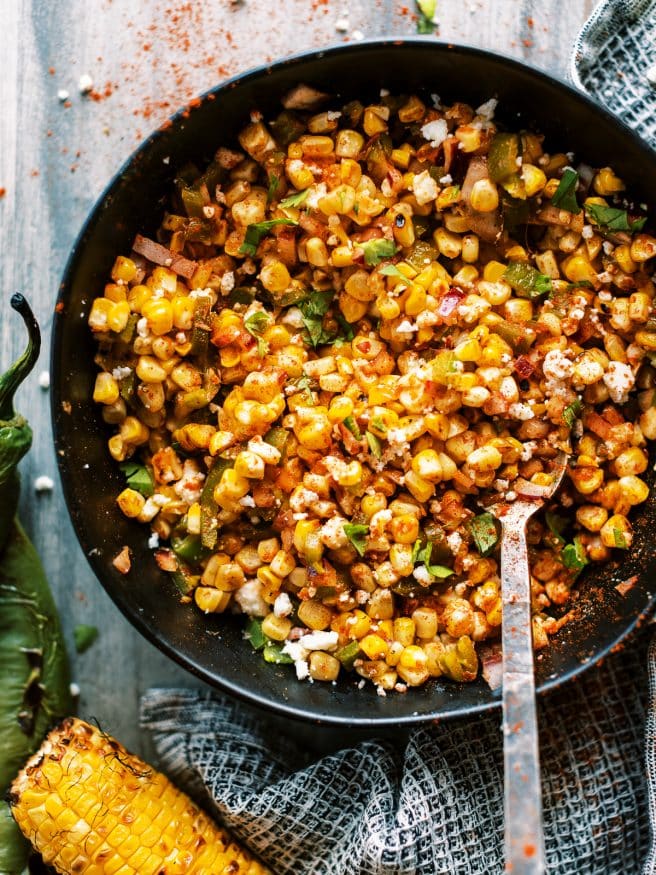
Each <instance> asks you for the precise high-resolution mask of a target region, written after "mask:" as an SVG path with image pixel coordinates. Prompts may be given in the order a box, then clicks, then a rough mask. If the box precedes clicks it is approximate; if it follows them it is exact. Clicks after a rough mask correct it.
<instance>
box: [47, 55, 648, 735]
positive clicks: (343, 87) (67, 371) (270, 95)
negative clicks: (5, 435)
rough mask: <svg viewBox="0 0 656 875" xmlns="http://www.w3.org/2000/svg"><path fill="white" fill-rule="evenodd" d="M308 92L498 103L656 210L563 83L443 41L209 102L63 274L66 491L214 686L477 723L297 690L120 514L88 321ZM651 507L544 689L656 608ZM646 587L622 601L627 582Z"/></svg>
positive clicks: (128, 184) (123, 190) (349, 709)
mask: <svg viewBox="0 0 656 875" xmlns="http://www.w3.org/2000/svg"><path fill="white" fill-rule="evenodd" d="M299 82H304V83H307V84H309V85H312V86H314V87H316V88H319V89H320V90H322V91H327V92H329V93H331V94H333V95H334V96H335V100H334V105H335V106H336V107H339V105H340V101H346V100H349V99H353V98H356V97H357V98H360V99H362V100H364V99H367V98H368V99H373V98H375V97H377V95H378V94H379V91H380V89H381V88H388V89H389V90H391V91H393V92H399V91H403V92H405V93H410V92H420V93H422V94H424V95H425V96H426V98H427V99H430V95H431V94H438V95H439V96H440V97H441V98H442V99H444V100H445V101H449V100H455V99H457V100H464V101H466V102H469V103H472V104H473V105H474V106H477V105H479V104H480V103H482V102H483V101H486V100H488V99H489V98H490V97H492V96H495V97H497V98H498V99H499V108H498V111H497V117H498V118H500V119H502V120H503V121H504V122H505V123H507V124H508V125H510V126H512V127H513V128H517V127H520V126H525V127H529V128H532V129H535V130H538V131H541V132H542V133H544V134H545V135H546V138H547V144H548V145H549V146H550V147H551V148H552V149H553V148H559V149H562V150H566V151H570V150H571V151H574V152H576V155H577V159H578V158H580V159H582V160H585V161H586V162H588V163H590V164H593V165H597V166H603V165H605V164H612V165H613V167H614V168H615V169H616V171H618V173H619V175H620V176H622V177H623V178H625V179H626V180H627V182H628V183H629V184H630V187H631V188H632V189H633V190H634V191H635V192H636V194H637V196H638V198H639V200H640V201H645V202H647V203H652V204H653V203H656V174H655V173H654V169H655V162H654V157H653V153H651V151H650V150H649V148H648V147H647V146H646V145H644V144H643V143H642V142H641V141H639V140H638V139H637V138H636V137H635V136H633V135H632V134H631V133H630V132H629V131H628V130H627V129H626V128H624V127H623V126H621V125H620V124H619V123H618V122H617V121H616V120H614V119H613V118H612V117H611V116H610V115H609V114H608V113H606V112H605V111H603V110H601V109H599V108H598V107H596V106H594V105H593V104H592V103H591V102H590V101H588V100H587V99H585V98H584V97H582V96H581V95H579V94H578V93H576V92H574V91H573V90H572V89H570V88H568V87H566V86H564V85H562V84H561V83H559V82H557V81H556V80H554V79H552V78H550V77H547V76H546V75H544V74H541V73H539V72H537V71H534V70H531V69H529V68H527V67H524V66H523V65H521V64H519V63H517V62H514V61H510V60H508V59H505V58H502V57H500V56H495V55H491V54H489V53H485V52H482V51H478V50H475V49H470V48H464V47H457V46H450V45H448V46H447V45H442V44H439V43H435V42H434V41H433V40H430V41H422V40H410V41H404V42H399V41H393V42H392V41H379V42H376V43H364V44H358V45H355V46H345V47H339V48H336V49H330V50H326V51H325V52H314V53H311V54H308V55H305V56H302V57H299V58H295V59H291V60H288V61H283V62H280V63H278V64H276V65H274V66H272V67H269V68H265V69H262V70H259V71H254V72H252V73H249V74H246V75H244V76H243V77H241V78H239V79H237V80H234V81H230V82H228V83H226V84H224V85H222V86H221V87H219V88H217V89H216V90H215V91H214V92H212V93H210V94H208V95H206V96H205V98H204V99H203V100H202V101H201V102H200V105H199V106H197V107H195V108H193V109H192V110H190V111H188V112H183V113H180V114H178V115H177V116H176V117H175V118H174V119H173V121H172V123H170V124H169V125H167V126H165V127H164V128H163V129H161V130H160V131H158V132H156V133H155V134H154V135H153V136H152V137H151V138H150V139H149V140H148V141H146V143H144V144H143V146H142V147H141V148H140V149H139V150H138V151H137V152H136V153H135V155H134V156H133V157H132V159H131V160H130V161H129V162H128V163H127V164H126V165H125V166H124V167H123V168H122V170H121V171H120V172H119V173H118V174H117V176H116V177H115V178H114V180H113V181H112V182H111V184H110V185H109V187H108V189H107V190H106V192H105V193H104V195H103V196H102V197H101V199H100V201H99V202H98V204H97V206H96V207H95V209H94V210H93V212H92V214H91V216H90V218H89V220H88V221H87V224H86V225H85V227H84V228H83V230H82V233H81V235H80V237H79V239H78V242H77V244H76V246H75V249H74V251H73V253H72V255H71V257H70V260H69V263H68V266H67V268H66V272H65V275H64V278H63V282H62V286H61V291H60V303H61V305H62V306H61V307H59V308H58V311H57V315H56V320H55V331H54V340H53V351H52V374H53V389H52V393H51V398H52V405H53V419H54V426H55V435H56V438H55V439H56V447H57V450H58V460H59V465H60V471H61V475H62V481H63V486H64V491H65V495H66V499H67V503H68V507H69V510H70V513H71V517H72V520H73V524H74V527H75V530H76V532H77V535H78V538H79V540H80V543H81V545H82V548H83V550H84V551H85V553H86V555H87V556H88V558H89V561H90V563H91V565H92V567H93V569H94V571H95V573H96V575H97V576H98V578H99V580H100V581H101V583H102V584H103V586H104V587H105V589H106V590H107V592H108V593H109V594H110V596H111V597H112V598H113V599H114V601H115V602H116V604H117V605H118V607H119V608H120V609H121V610H122V611H123V613H124V614H125V615H126V616H127V617H128V619H130V621H131V622H132V623H133V624H134V625H135V626H136V627H137V628H138V629H139V630H140V631H141V632H142V633H143V634H145V635H146V636H147V637H148V638H149V639H150V640H151V641H153V642H154V643H155V644H157V646H159V647H160V648H161V649H162V650H164V651H165V652H166V653H168V654H169V655H170V656H171V657H173V658H174V659H175V660H177V661H178V662H179V663H181V664H182V665H183V666H185V667H186V668H188V669H189V670H190V671H192V672H194V673H195V674H197V675H198V676H199V677H201V678H203V679H204V680H205V681H207V682H209V683H211V684H214V685H216V686H218V687H221V688H223V689H226V690H227V691H229V692H232V693H235V694H237V695H240V696H243V697H245V698H247V699H249V700H251V701H252V702H254V703H257V704H260V705H263V706H265V707H267V708H271V709H274V710H277V711H279V712H281V713H285V714H288V715H290V716H295V717H302V718H308V719H314V720H318V721H325V722H329V723H341V724H353V725H355V724H358V725H361V726H367V725H373V724H376V725H378V726H381V725H383V724H389V725H395V724H399V723H405V722H412V721H415V720H421V719H427V718H436V717H444V716H448V715H452V714H461V715H462V714H465V713H472V712H476V711H480V710H482V709H485V708H488V707H493V706H495V705H496V704H498V701H499V698H498V694H493V693H492V692H491V691H490V690H489V688H488V686H487V684H486V683H485V682H484V681H482V680H479V681H477V682H476V683H473V684H467V685H457V684H453V683H442V682H440V681H435V682H431V683H430V684H428V685H427V686H425V687H424V688H421V689H418V690H411V691H410V692H409V693H408V694H407V695H394V696H388V697H387V698H385V699H382V698H380V697H378V696H377V695H376V693H375V691H374V690H373V688H372V687H371V686H370V685H368V686H367V687H366V688H365V689H363V690H358V689H357V687H356V682H357V677H356V679H355V680H344V681H340V682H339V683H338V684H337V685H335V686H332V685H325V684H312V685H311V684H308V683H302V684H301V683H298V682H297V681H296V679H295V677H294V675H293V668H292V667H290V666H284V667H275V666H271V665H268V664H265V663H264V662H263V661H262V660H261V658H260V657H259V655H256V654H254V653H253V651H252V650H251V648H250V646H249V644H248V643H247V642H246V641H244V640H243V638H242V621H241V619H239V618H234V617H226V616H221V617H218V618H212V617H209V618H208V617H205V616H201V615H200V614H199V612H198V611H196V610H195V609H193V608H191V607H186V608H182V607H180V606H179V605H178V603H177V594H176V592H175V591H174V587H173V585H172V583H171V581H170V579H169V577H168V576H167V575H166V574H164V573H163V572H160V571H159V569H158V568H157V566H156V565H155V562H154V560H153V557H152V552H151V551H150V550H149V549H148V546H147V540H148V535H149V532H148V530H147V527H145V526H141V525H137V524H134V523H132V522H130V521H129V520H127V519H126V518H125V517H123V515H122V514H121V513H120V512H119V511H118V509H117V507H116V504H115V496H116V495H117V494H118V492H119V491H120V489H121V488H123V477H122V475H121V474H120V472H119V471H118V467H117V466H116V465H115V463H113V461H112V460H111V458H110V457H109V454H108V452H107V449H106V440H107V437H108V436H109V431H108V428H107V426H105V425H104V423H103V422H102V420H101V418H100V416H99V415H98V410H97V409H96V407H95V405H93V403H92V402H91V400H90V399H91V395H92V391H93V383H94V379H95V368H94V365H93V356H94V344H93V342H92V339H91V335H90V332H89V331H88V329H87V325H86V316H87V314H88V312H89V308H90V306H91V301H92V298H93V297H94V296H95V295H97V294H100V293H101V291H102V288H103V286H104V283H105V281H106V277H107V276H108V274H109V271H110V269H111V266H112V264H113V261H114V258H115V256H116V255H117V254H118V253H125V254H127V253H128V252H129V251H130V249H131V243H132V240H133V239H134V236H135V234H136V233H137V232H139V233H143V234H145V235H149V234H154V232H155V230H156V228H157V226H158V225H159V222H160V220H161V216H162V213H163V211H164V209H165V206H166V203H167V199H168V197H169V194H170V192H171V189H172V182H173V179H174V176H175V173H176V171H177V170H178V169H179V168H181V167H182V166H183V165H185V164H186V163H187V162H189V161H193V162H195V163H196V164H197V165H199V166H200V167H203V165H204V164H205V163H207V162H209V160H210V159H211V157H212V155H213V154H214V152H215V151H216V149H217V147H218V146H220V145H227V146H234V145H236V134H237V132H238V131H239V130H240V129H241V127H243V125H244V124H245V123H246V122H247V121H248V118H249V114H250V112H251V111H252V110H254V109H258V110H260V111H261V112H262V113H263V114H264V117H265V119H267V118H271V117H273V116H274V115H275V114H277V113H278V112H279V111H280V108H281V105H280V98H281V96H282V95H283V94H284V93H285V92H286V91H288V90H289V89H290V88H291V87H293V86H294V85H296V84H298V83H299ZM654 500H655V499H654V497H653V496H652V497H651V498H650V499H649V501H648V502H647V504H646V505H643V506H642V508H641V510H640V513H639V515H638V518H637V520H636V532H637V535H636V541H635V547H634V549H632V550H631V553H630V555H628V556H627V557H626V560H625V561H624V562H623V564H622V565H619V564H617V563H609V564H607V565H605V566H604V567H602V568H601V569H598V568H597V569H595V570H594V572H593V573H587V574H583V575H582V576H581V578H580V587H579V589H580V593H581V596H580V599H579V601H578V603H577V606H576V611H575V617H574V619H573V620H572V621H571V622H570V623H569V624H568V625H567V626H565V628H564V629H563V630H562V631H561V633H560V635H559V636H558V637H557V638H555V639H554V642H553V645H552V646H551V647H550V648H549V649H548V650H546V651H543V652H542V653H541V654H540V656H539V658H538V664H537V675H538V684H539V687H540V689H541V690H545V689H548V688H549V687H551V686H553V685H555V684H557V683H560V682H562V681H563V680H566V679H568V678H570V677H572V676H573V675H576V674H577V673H579V672H580V671H582V670H583V669H584V668H585V667H586V666H587V665H589V664H591V663H592V662H594V661H595V660H597V659H599V658H600V657H601V656H603V655H604V654H605V653H607V652H608V651H609V649H611V648H612V647H614V646H615V645H616V644H617V642H618V640H619V639H621V638H622V637H623V636H624V635H625V633H626V632H627V631H628V630H630V629H631V628H632V627H633V626H634V625H635V624H636V622H637V621H638V618H639V617H640V616H641V615H643V613H644V612H646V611H647V610H648V609H649V607H650V604H651V601H652V586H651V580H652V575H653V573H654V570H655V569H656V561H655V558H654V550H653V544H654V540H653V537H650V536H651V527H652V525H653V522H652V521H653V520H654ZM126 544H127V545H129V547H130V549H131V551H132V554H133V563H132V571H131V573H130V574H129V575H128V576H126V577H123V576H122V575H120V574H119V573H118V572H117V571H116V570H115V569H114V568H113V566H112V564H111V560H112V558H113V557H114V556H115V555H116V554H117V553H118V552H119V550H120V549H121V548H122V547H123V545H126ZM634 575H635V576H636V577H637V579H636V582H635V585H634V586H633V588H632V589H631V590H630V591H629V592H628V593H627V594H626V595H624V596H622V595H620V593H619V592H618V591H617V590H616V589H615V586H616V585H617V584H618V583H620V582H622V581H625V580H628V579H629V578H631V577H633V576H634Z"/></svg>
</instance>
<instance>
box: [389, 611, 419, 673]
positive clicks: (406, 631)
mask: <svg viewBox="0 0 656 875" xmlns="http://www.w3.org/2000/svg"><path fill="white" fill-rule="evenodd" d="M393 635H394V640H395V641H398V642H399V644H402V645H403V646H404V647H409V646H410V645H411V644H412V643H413V642H414V640H415V621H414V620H413V619H412V618H411V617H397V618H396V619H395V620H394V632H393ZM401 658H403V657H401ZM406 667H408V666H406Z"/></svg>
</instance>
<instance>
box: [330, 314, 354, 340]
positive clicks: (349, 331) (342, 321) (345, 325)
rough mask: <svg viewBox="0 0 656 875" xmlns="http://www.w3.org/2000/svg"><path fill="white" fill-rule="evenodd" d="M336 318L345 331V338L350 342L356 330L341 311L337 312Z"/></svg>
mask: <svg viewBox="0 0 656 875" xmlns="http://www.w3.org/2000/svg"><path fill="white" fill-rule="evenodd" d="M335 319H336V320H337V322H338V323H339V326H340V328H341V329H342V331H343V332H344V340H346V341H348V342H349V343H350V341H352V340H353V338H354V337H355V332H354V331H353V328H352V326H351V324H350V323H349V322H347V321H346V319H345V318H344V317H343V316H342V314H341V313H339V312H338V313H335ZM338 339H340V340H341V338H338Z"/></svg>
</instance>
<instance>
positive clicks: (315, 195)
mask: <svg viewBox="0 0 656 875" xmlns="http://www.w3.org/2000/svg"><path fill="white" fill-rule="evenodd" d="M327 194H328V188H327V186H326V183H325V182H320V183H319V184H318V185H311V186H310V187H309V189H308V196H307V197H306V199H305V203H306V205H307V206H308V207H311V208H312V209H313V210H316V209H317V207H318V206H319V201H320V200H321V198H322V197H325V196H326V195H327Z"/></svg>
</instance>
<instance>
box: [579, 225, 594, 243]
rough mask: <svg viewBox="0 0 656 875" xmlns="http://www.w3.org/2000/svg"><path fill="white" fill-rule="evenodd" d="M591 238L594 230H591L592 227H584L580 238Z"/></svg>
mask: <svg viewBox="0 0 656 875" xmlns="http://www.w3.org/2000/svg"><path fill="white" fill-rule="evenodd" d="M593 236H594V229H593V227H592V225H584V226H583V230H582V231H581V237H583V239H584V240H589V239H590V238H591V237H593Z"/></svg>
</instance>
